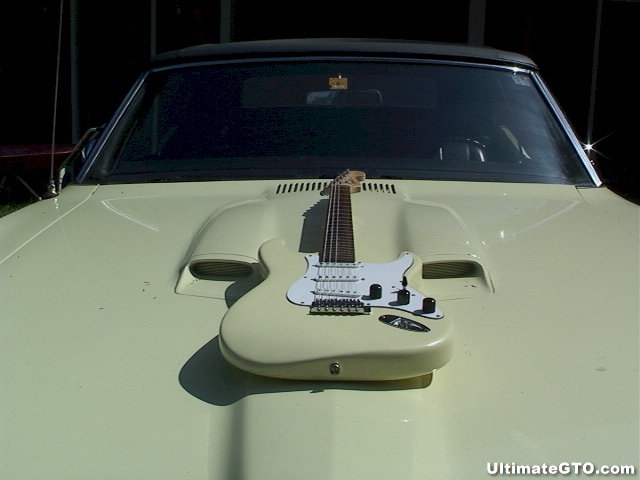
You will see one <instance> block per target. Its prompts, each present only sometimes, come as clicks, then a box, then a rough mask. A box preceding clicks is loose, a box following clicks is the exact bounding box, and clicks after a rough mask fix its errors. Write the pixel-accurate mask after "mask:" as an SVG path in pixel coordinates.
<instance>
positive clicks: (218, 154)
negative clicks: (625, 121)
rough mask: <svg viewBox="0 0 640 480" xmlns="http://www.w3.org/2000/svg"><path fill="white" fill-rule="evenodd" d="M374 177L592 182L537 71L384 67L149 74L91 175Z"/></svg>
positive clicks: (272, 66)
mask: <svg viewBox="0 0 640 480" xmlns="http://www.w3.org/2000/svg"><path fill="white" fill-rule="evenodd" d="M346 168H350V169H356V170H364V171H366V172H367V176H368V177H369V178H409V179H442V180H473V181H504V182H538V183H567V184H578V185H579V184H590V178H589V176H588V174H587V172H586V169H585V168H584V165H583V164H582V161H581V160H580V157H579V155H578V153H577V152H576V150H575V149H574V148H573V146H572V144H571V143H570V141H569V139H568V136H567V134H566V132H565V131H564V130H563V129H562V128H561V126H560V124H559V122H558V120H557V119H556V117H555V116H554V114H553V112H552V111H551V109H550V107H549V106H548V105H547V103H546V102H545V101H544V97H543V96H542V95H541V93H540V92H539V90H538V88H537V87H536V83H535V81H534V79H533V78H532V77H531V76H530V74H528V73H526V72H516V73H514V72H513V71H510V70H505V69H499V68H489V67H487V68H480V67H477V66H464V65H442V64H409V63H382V62H337V61H334V62H326V61H308V62H287V63H263V64H260V65H255V64H225V65H211V64H209V65H200V66H188V67H178V68H172V69H167V70H163V71H158V72H154V73H150V74H149V75H148V76H147V77H146V79H145V81H144V82H143V84H142V86H141V87H140V89H139V90H138V92H137V93H136V95H135V96H134V98H133V100H132V101H131V102H130V104H129V105H128V107H127V109H126V110H125V112H124V115H123V116H122V118H121V119H120V121H119V122H118V124H116V125H115V127H114V128H113V130H112V132H111V134H110V136H109V137H108V139H107V140H106V142H105V144H104V146H103V147H102V148H101V150H100V152H99V154H98V156H97V158H96V160H95V161H94V162H93V164H92V166H91V168H90V169H89V171H88V172H87V174H86V176H85V180H84V181H85V182H97V183H132V182H153V181H170V182H172V181H193V180H233V179H271V178H325V177H328V178H333V177H334V176H335V172H336V171H340V170H341V169H346Z"/></svg>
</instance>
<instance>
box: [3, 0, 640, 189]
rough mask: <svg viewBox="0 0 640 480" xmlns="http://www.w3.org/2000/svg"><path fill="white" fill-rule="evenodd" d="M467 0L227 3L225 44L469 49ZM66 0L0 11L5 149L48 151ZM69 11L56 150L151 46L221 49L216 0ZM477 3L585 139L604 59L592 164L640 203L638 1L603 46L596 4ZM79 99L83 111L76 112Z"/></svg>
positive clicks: (71, 2)
mask: <svg viewBox="0 0 640 480" xmlns="http://www.w3.org/2000/svg"><path fill="white" fill-rule="evenodd" d="M222 1H224V0H222ZM470 2H471V3H472V4H473V3H474V0H447V1H446V2H445V1H429V0H425V1H423V2H396V3H390V4H384V6H382V4H381V5H376V4H373V2H363V1H351V0H344V1H342V2H302V1H299V0H297V1H292V0H283V1H267V0H230V4H231V33H230V39H231V41H243V40H256V39H268V38H294V37H331V36H339V37H368V38H391V39H416V40H430V41H439V42H456V43H467V42H469V41H470V40H469V39H470V34H469V31H470V20H471V21H472V22H473V20H474V17H473V14H472V17H471V18H470ZM60 3H61V2H60V0H28V1H25V2H19V3H18V2H14V3H12V4H11V5H9V6H5V7H0V9H1V11H2V12H3V13H2V16H1V17H0V22H1V24H0V105H1V109H0V118H1V123H0V125H1V128H0V147H1V146H6V145H21V144H49V145H50V144H51V143H52V124H53V105H54V91H55V84H56V76H55V72H56V58H57V48H58V27H59V14H60ZM62 4H63V25H62V36H61V57H60V78H59V94H58V113H57V129H56V130H57V133H56V143H61V144H66V143H74V142H75V141H77V140H78V138H77V137H78V135H81V134H82V133H83V132H84V130H86V129H87V128H89V127H91V126H99V125H101V124H103V123H104V122H105V121H106V120H107V118H108V116H109V115H110V114H111V112H112V111H113V110H114V108H115V107H116V105H117V103H118V102H119V101H120V99H121V98H122V96H123V95H124V94H125V93H126V91H127V89H128V88H129V87H130V86H131V84H132V82H133V81H134V80H135V78H136V76H137V75H138V73H139V72H140V71H141V69H142V68H143V65H144V62H145V61H146V60H147V58H148V57H149V56H150V55H151V53H152V52H153V51H154V50H155V52H156V53H161V52H164V51H168V50H173V49H177V48H183V47H186V46H190V45H197V44H200V43H217V42H219V41H220V15H221V4H220V0H173V1H168V0H140V1H136V2H133V1H130V0H127V1H125V0H109V1H108V2H95V1H94V2H89V1H83V0H63V1H62ZM478 4H480V5H483V4H484V5H485V21H484V32H483V39H484V44H485V45H487V46H491V47H496V48H500V49H504V50H511V51H515V52H519V53H523V54H525V55H528V56H530V57H531V58H533V60H534V61H536V62H537V63H538V65H539V66H540V68H541V71H542V74H543V77H544V78H545V80H546V81H547V84H548V85H549V87H550V89H551V91H552V92H553V93H554V95H555V96H556V98H557V99H558V101H559V103H560V104H561V106H562V107H563V108H564V110H565V112H566V113H567V115H568V117H569V119H570V121H571V123H572V124H573V126H574V128H575V130H576V132H577V134H578V137H579V138H580V139H581V140H582V141H583V142H585V143H586V142H587V141H588V139H587V132H588V123H589V106H590V101H591V98H592V97H591V92H592V87H593V84H592V78H594V77H593V75H592V72H593V67H594V65H595V63H594V51H597V52H598V57H597V83H596V87H597V88H596V90H595V92H596V96H595V110H594V112H595V115H594V117H593V128H592V130H593V138H592V139H591V140H592V142H594V141H598V140H599V142H598V143H597V145H596V149H597V151H598V152H599V153H598V154H595V155H593V156H592V160H593V161H594V163H595V165H596V167H597V168H598V170H599V171H600V173H601V175H602V176H603V177H604V178H605V180H606V181H607V183H609V184H610V185H611V186H612V187H613V188H614V189H617V190H618V191H620V192H621V193H623V194H625V195H629V196H630V197H631V198H634V199H637V198H638V197H639V196H640V195H638V190H639V180H640V176H639V175H638V173H637V168H636V163H637V162H638V160H640V155H638V153H637V152H636V148H635V141H636V138H635V137H636V136H638V135H639V134H640V132H639V131H638V127H639V126H640V122H639V121H638V115H640V112H639V107H640V93H639V92H638V74H637V73H636V65H635V64H636V63H637V61H638V59H639V54H638V53H639V48H638V46H639V41H640V32H639V29H640V27H639V26H640V1H638V0H602V1H601V3H600V5H601V7H602V10H601V13H602V14H601V17H600V18H601V22H600V25H601V28H600V37H599V42H598V43H597V44H596V20H597V18H598V17H597V12H598V5H599V2H598V0H553V1H551V0H536V1H526V0H479V2H478V0H475V5H478ZM154 5H155V12H156V14H155V21H153V20H152V18H153V17H152V15H151V12H152V6H154ZM70 18H75V19H76V22H71V21H70ZM73 25H75V32H76V33H75V38H76V41H75V42H72V41H71V39H72V38H73V34H72V33H71V32H72V30H73V29H72V27H73ZM152 32H153V33H152ZM481 33H482V32H481ZM475 39H477V37H474V40H475ZM481 39H482V37H481ZM596 46H597V49H596ZM74 55H75V58H76V59H77V62H73V61H72V58H73V57H74ZM74 91H75V92H76V93H75V94H74V93H72V92H74ZM74 95H75V100H74V101H76V102H77V105H78V108H77V112H78V114H77V115H72V108H71V104H72V96H74ZM1 177H3V172H0V178H1Z"/></svg>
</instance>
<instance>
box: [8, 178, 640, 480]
mask: <svg viewBox="0 0 640 480" xmlns="http://www.w3.org/2000/svg"><path fill="white" fill-rule="evenodd" d="M366 187H367V188H365V189H364V191H362V192H360V193H358V194H354V195H353V218H354V232H355V243H356V250H357V255H358V259H359V260H362V261H366V262H387V261H391V260H394V259H395V258H397V257H398V255H399V254H400V253H401V252H403V251H408V252H412V253H413V254H415V255H416V256H417V258H419V259H420V260H421V261H423V262H425V263H429V262H440V261H444V262H454V263H455V262H462V261H467V262H472V263H473V264H474V265H475V266H476V268H474V270H473V273H472V274H469V275H466V276H465V275H459V276H456V275H450V276H447V275H446V274H444V275H442V276H441V277H440V278H435V279H430V280H429V281H428V282H427V283H425V284H424V285H423V286H422V287H424V288H429V289H430V292H431V293H432V295H433V296H434V297H435V298H436V300H437V301H438V305H439V307H440V308H441V309H442V311H443V312H444V314H445V318H446V319H447V320H448V321H449V322H451V324H452V347H451V348H452V352H451V358H450V360H449V361H448V362H446V364H444V366H442V367H441V368H439V369H438V370H436V371H435V372H434V373H432V374H426V375H423V376H420V377H416V378H410V379H404V380H402V379H401V380H394V381H365V382H340V381H317V380H302V381H297V380H281V379H277V378H270V377H266V376H258V375H254V374H251V373H247V372H245V371H243V370H241V369H238V368H237V367H235V366H232V365H231V364H230V363H228V362H227V361H226V360H225V358H224V356H223V355H222V353H221V350H220V344H219V339H218V335H219V328H220V322H221V319H222V318H223V317H224V315H225V313H226V312H227V311H228V310H229V307H231V306H233V305H234V303H235V302H237V301H239V299H241V298H242V297H243V296H244V295H245V294H246V293H247V292H248V291H250V290H251V288H253V287H254V286H255V285H257V284H259V282H260V281H261V279H262V278H263V277H264V276H268V273H265V272H262V273H261V274H260V275H258V276H257V277H250V280H247V282H248V283H247V282H245V283H244V284H243V283H242V282H238V281H235V280H234V279H226V280H225V279H220V281H218V280H206V279H204V280H203V279H197V280H198V281H190V280H189V277H188V274H189V265H190V262H192V261H193V260H194V259H203V258H204V259H209V260H222V261H238V262H240V263H242V262H245V263H246V264H248V265H254V266H255V265H259V263H260V258H259V256H258V252H259V249H260V247H261V245H262V244H264V243H265V242H267V241H269V240H272V239H274V238H280V239H282V240H283V241H284V244H285V245H286V246H287V248H288V249H289V250H291V251H292V252H293V253H294V254H296V255H300V256H301V257H303V256H304V255H305V254H306V253H308V252H314V251H317V250H318V248H319V240H318V232H320V231H321V223H322V215H320V214H319V213H318V212H320V211H321V208H320V207H319V205H321V202H322V199H321V196H320V194H319V187H318V186H317V185H316V183H314V182H295V181H291V182H282V181H278V182H276V181H273V182H271V181H253V182H251V181H247V182H214V183H209V182H203V183H183V184H151V185H110V186H99V187H96V186H86V185H85V186H70V187H67V188H66V189H65V190H64V191H63V192H62V194H61V195H60V196H59V197H57V198H56V199H51V200H47V201H42V202H39V203H37V204H34V205H32V206H29V207H27V208H26V209H23V210H21V211H19V212H16V213H14V214H11V215H9V216H8V217H6V218H4V219H3V220H2V223H0V225H1V230H0V235H2V238H1V239H0V248H1V255H0V261H1V262H2V266H1V267H0V268H2V277H1V280H2V288H1V291H2V294H1V295H2V320H1V322H0V324H1V330H0V342H1V349H0V355H1V360H0V368H2V374H1V376H0V378H1V382H2V384H1V388H0V394H1V407H0V408H1V409H2V414H1V421H2V427H1V429H0V438H1V441H2V446H1V449H2V453H3V461H2V467H1V468H2V470H3V472H4V476H6V477H7V478H43V477H46V478H51V479H54V478H65V479H69V478H90V477H92V478H94V477H95V478H101V477H105V478H154V479H160V478H213V479H230V478H260V479H266V478H309V479H311V478H318V479H327V478H345V479H347V478H349V479H353V478H403V479H404V478H406V479H409V478H416V479H418V478H420V479H424V478H478V477H480V476H483V475H485V474H486V472H487V469H488V463H491V464H492V465H493V462H503V463H505V464H506V463H508V464H511V463H513V462H515V463H518V464H529V465H542V464H547V465H552V464H560V463H562V462H591V463H593V464H595V465H596V466H597V465H619V464H631V465H636V467H637V466H638V465H639V462H638V451H639V445H638V438H639V435H638V433H639V432H638V425H639V419H638V403H639V394H638V392H639V382H638V379H639V376H640V375H639V372H638V369H639V364H640V361H639V348H638V338H639V328H638V325H639V316H640V313H639V312H640V306H639V292H640V286H639V282H640V275H639V272H640V263H639V262H640V261H639V255H640V249H639V242H638V238H639V234H640V227H639V221H640V218H639V214H638V208H637V207H636V206H634V205H632V204H630V203H628V202H626V201H624V200H622V199H620V198H618V197H616V196H615V195H613V194H612V193H610V192H609V191H607V190H605V189H603V188H593V189H576V188H574V187H571V186H563V185H528V184H525V185H513V184H495V183H492V184H484V183H468V182H466V183H456V182H424V181H422V182H413V181H401V180H398V181H393V182H390V181H386V182H383V181H371V182H368V183H367V185H366ZM278 268H280V266H278ZM281 268H290V266H288V265H282V266H281ZM303 272H304V269H303V271H302V272H300V274H302V273H303ZM425 281H426V280H425ZM252 282H253V283H252ZM422 287H421V288H422ZM283 301H285V300H284V299H283ZM259 308H260V306H259V305H256V309H259ZM277 316H278V312H273V317H274V331H273V335H278V336H281V337H283V338H287V332H286V331H282V330H278V329H277V328H276V327H277ZM288 341H289V342H291V345H294V344H295V343H296V342H297V339H296V338H289V339H288ZM285 345H286V342H285Z"/></svg>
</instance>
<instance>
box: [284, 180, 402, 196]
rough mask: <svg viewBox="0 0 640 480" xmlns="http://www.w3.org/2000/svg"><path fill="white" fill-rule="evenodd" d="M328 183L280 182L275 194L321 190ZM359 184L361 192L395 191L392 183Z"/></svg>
mask: <svg viewBox="0 0 640 480" xmlns="http://www.w3.org/2000/svg"><path fill="white" fill-rule="evenodd" d="M329 183H330V182H326V181H323V182H296V183H281V184H280V185H278V187H277V188H276V195H279V194H282V193H302V192H321V191H322V190H324V189H325V187H326V186H327V185H329ZM360 186H361V188H362V191H363V192H374V193H391V194H395V193H396V186H395V185H394V184H392V183H374V182H362V183H361V184H360Z"/></svg>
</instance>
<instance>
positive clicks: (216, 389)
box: [178, 336, 433, 406]
mask: <svg viewBox="0 0 640 480" xmlns="http://www.w3.org/2000/svg"><path fill="white" fill-rule="evenodd" d="M432 378H433V374H427V375H423V376H422V377H416V378H409V379H404V380H392V381H379V382H339V381H332V382H323V381H311V380H309V381H304V380H302V381H301V380H285V379H278V378H270V377H262V376H259V375H254V374H252V373H248V372H245V371H243V370H240V369H239V368H236V367H235V366H233V365H231V364H230V363H229V362H227V360H226V359H225V358H224V357H223V356H222V352H221V351H220V345H219V342H218V337H217V336H216V337H214V338H213V339H211V340H210V341H209V342H207V343H206V344H205V345H204V346H203V347H202V348H200V350H198V351H197V352H196V353H195V354H193V356H192V357H191V358H190V359H189V360H188V361H187V363H185V364H184V366H183V367H182V369H181V370H180V373H179V376H178V380H179V382H180V385H181V386H182V388H184V389H185V390H186V391H187V392H188V393H189V394H190V395H193V396H194V397H196V398H198V399H200V400H202V401H203V402H206V403H210V404H212V405H219V406H224V405H231V404H233V403H235V402H237V401H238V400H241V399H242V398H244V397H248V396H250V395H260V394H264V393H277V392H295V391H309V393H319V392H322V391H324V390H361V391H380V390H409V389H418V388H426V387H428V386H429V385H430V384H431V381H432Z"/></svg>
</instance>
